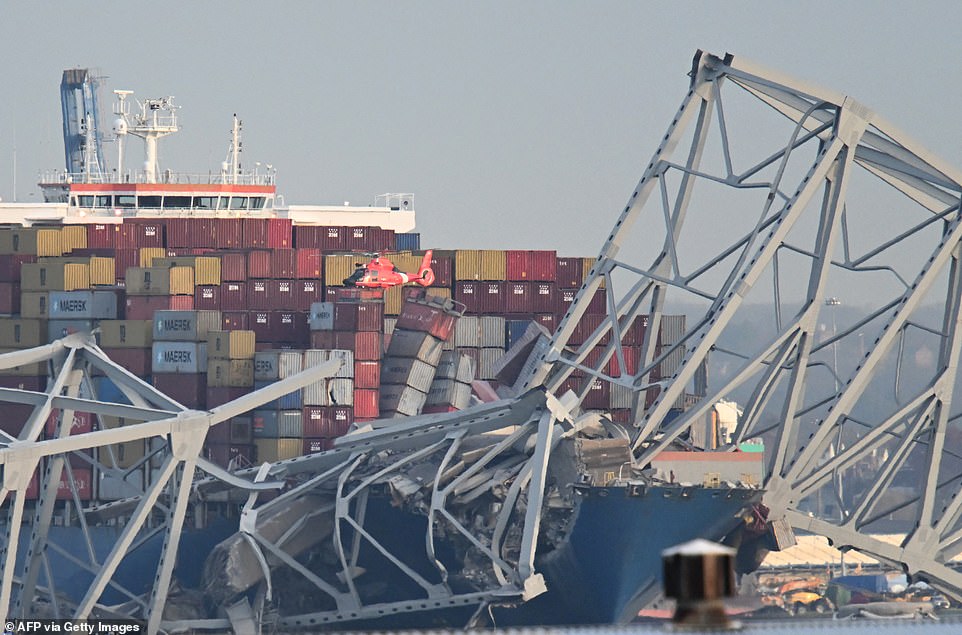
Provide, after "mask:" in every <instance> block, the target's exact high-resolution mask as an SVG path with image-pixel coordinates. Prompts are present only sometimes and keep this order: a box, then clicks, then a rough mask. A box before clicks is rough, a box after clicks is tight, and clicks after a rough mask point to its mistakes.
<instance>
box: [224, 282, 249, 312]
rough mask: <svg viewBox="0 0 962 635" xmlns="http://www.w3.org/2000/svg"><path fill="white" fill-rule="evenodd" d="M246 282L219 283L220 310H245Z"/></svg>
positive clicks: (247, 306) (246, 306) (246, 303)
mask: <svg viewBox="0 0 962 635" xmlns="http://www.w3.org/2000/svg"><path fill="white" fill-rule="evenodd" d="M248 284H249V283H247V282H225V283H223V284H221V285H220V309H221V310H222V311H247V310H248V309H249V308H250V306H249V304H248V302H247V285H248Z"/></svg>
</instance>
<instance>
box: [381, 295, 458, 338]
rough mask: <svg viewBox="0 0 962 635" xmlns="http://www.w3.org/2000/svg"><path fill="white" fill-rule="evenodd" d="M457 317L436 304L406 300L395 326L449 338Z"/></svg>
mask: <svg viewBox="0 0 962 635" xmlns="http://www.w3.org/2000/svg"><path fill="white" fill-rule="evenodd" d="M456 319H457V318H456V317H455V316H453V315H451V314H449V313H445V312H444V311H442V310H441V309H440V308H438V307H436V306H431V305H429V304H421V303H420V302H405V303H404V306H403V307H402V308H401V315H399V316H398V320H397V323H396V325H395V328H400V329H406V330H409V331H423V332H425V333H430V334H431V335H433V336H435V337H437V338H438V339H441V340H447V339H448V337H449V336H450V335H451V332H452V331H453V330H454V324H455V322H456Z"/></svg>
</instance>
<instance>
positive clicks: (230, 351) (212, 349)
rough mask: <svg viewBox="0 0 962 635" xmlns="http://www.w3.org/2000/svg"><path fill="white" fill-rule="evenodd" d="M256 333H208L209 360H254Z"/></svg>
mask: <svg viewBox="0 0 962 635" xmlns="http://www.w3.org/2000/svg"><path fill="white" fill-rule="evenodd" d="M254 343H255V339H254V331H249V330H243V329H233V330H228V331H221V330H217V331H208V333H207V357H208V359H254Z"/></svg>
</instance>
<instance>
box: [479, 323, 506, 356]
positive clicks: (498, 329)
mask: <svg viewBox="0 0 962 635" xmlns="http://www.w3.org/2000/svg"><path fill="white" fill-rule="evenodd" d="M478 332H479V337H478V346H480V347H481V348H501V349H503V348H504V336H505V327H504V318H503V317H501V316H498V315H482V316H480V317H478Z"/></svg>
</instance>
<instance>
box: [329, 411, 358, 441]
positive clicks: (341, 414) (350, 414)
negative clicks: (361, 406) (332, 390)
mask: <svg viewBox="0 0 962 635" xmlns="http://www.w3.org/2000/svg"><path fill="white" fill-rule="evenodd" d="M352 423H354V408H352V407H351V406H331V425H332V426H334V436H336V437H340V436H344V435H345V434H347V433H348V431H349V430H350V429H351V424H352Z"/></svg>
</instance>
